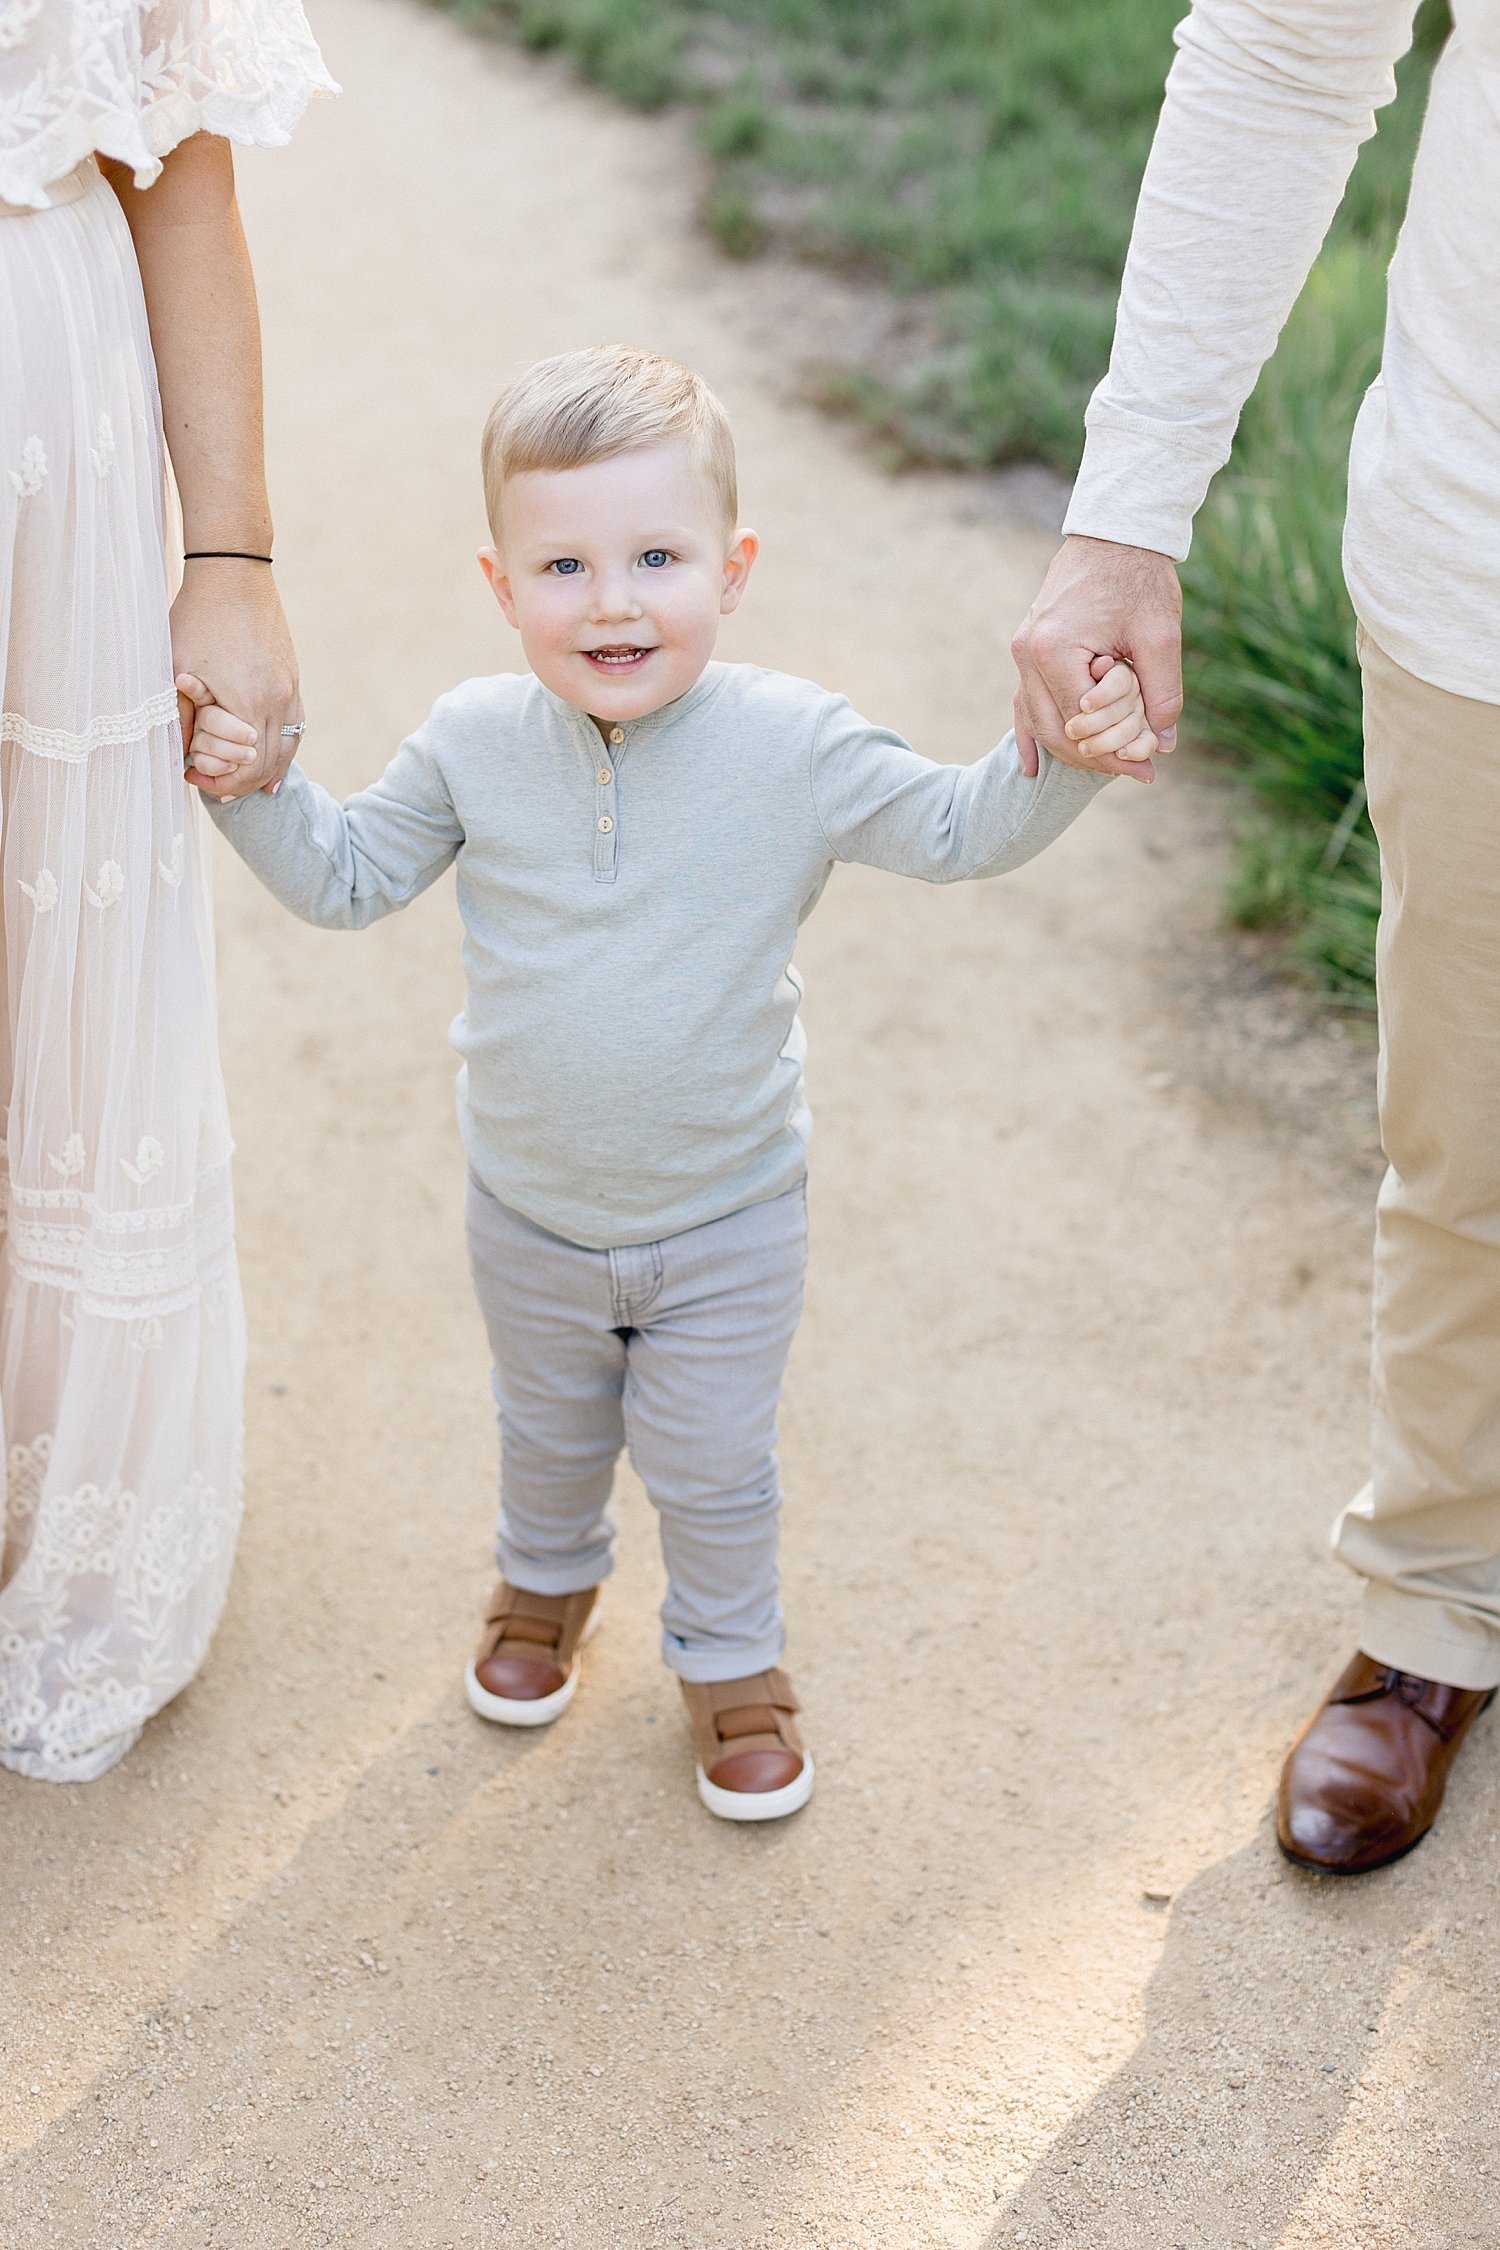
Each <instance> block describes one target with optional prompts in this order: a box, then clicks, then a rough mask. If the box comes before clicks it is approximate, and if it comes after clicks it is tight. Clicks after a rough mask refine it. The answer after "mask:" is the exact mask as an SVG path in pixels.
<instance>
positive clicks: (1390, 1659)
mask: <svg viewBox="0 0 1500 2250" xmlns="http://www.w3.org/2000/svg"><path fill="white" fill-rule="evenodd" d="M1359 1645H1360V1647H1361V1648H1362V1649H1363V1651H1364V1653H1365V1655H1366V1656H1369V1657H1373V1658H1374V1660H1375V1662H1376V1663H1377V1664H1389V1665H1391V1666H1392V1667H1393V1668H1394V1669H1395V1670H1396V1671H1398V1672H1411V1673H1413V1674H1414V1675H1415V1676H1416V1678H1418V1679H1420V1680H1441V1681H1442V1682H1443V1684H1444V1686H1445V1687H1455V1688H1468V1689H1470V1690H1482V1689H1486V1688H1493V1687H1500V1632H1497V1631H1496V1630H1495V1629H1494V1628H1493V1627H1492V1626H1490V1625H1486V1624H1485V1623H1483V1621H1482V1620H1481V1619H1479V1618H1476V1617H1467V1616H1465V1614H1464V1613H1463V1611H1462V1610H1459V1609H1456V1608H1455V1607H1454V1605H1453V1604H1452V1603H1451V1602H1442V1601H1437V1600H1435V1599H1434V1598H1433V1597H1431V1596H1430V1595H1426V1594H1404V1593H1401V1592H1399V1591H1398V1590H1397V1589H1396V1588H1394V1587H1391V1586H1366V1588H1365V1594H1364V1601H1363V1604H1362V1605H1361V1609H1360V1618H1359Z"/></svg>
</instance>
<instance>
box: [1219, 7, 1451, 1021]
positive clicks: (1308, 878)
mask: <svg viewBox="0 0 1500 2250" xmlns="http://www.w3.org/2000/svg"><path fill="white" fill-rule="evenodd" d="M1445 29H1446V22H1445V16H1444V13H1443V11H1441V10H1440V9H1438V8H1437V7H1434V6H1430V5H1429V6H1428V7H1426V8H1425V9H1424V10H1423V14H1422V17H1421V19H1420V25H1419V35H1418V41H1417V44H1416V47H1415V48H1414V50H1413V53H1412V55H1411V57H1410V58H1409V59H1408V61H1407V63H1406V65H1405V66H1404V69H1403V71H1402V84H1401V93H1400V96H1399V98H1398V100H1397V101H1396V103H1395V104H1394V105H1393V107H1392V108H1391V109H1389V110H1387V111H1386V112H1384V113H1383V122H1382V127H1381V131H1380V133H1379V134H1378V136H1377V138H1376V140H1375V141H1374V142H1373V143H1371V144H1370V145H1369V146H1368V147H1367V148H1366V149H1365V151H1364V152H1363V154H1362V155H1361V159H1360V164H1359V167H1358V169H1357V171H1356V174H1355V178H1354V181H1353V183H1352V185H1351V190H1350V195H1349V199H1348V202H1347V204H1346V207H1345V211H1344V213H1343V214H1341V220H1340V225H1339V228H1338V230H1337V232H1336V234H1335V237H1334V239H1333V241H1332V242H1331V243H1330V245H1329V247H1328V249H1327V250H1326V251H1325V252H1324V255H1323V257H1322V258H1321V260H1320V261H1319V263H1318V266H1317V268H1316V269H1315V271H1314V273H1313V276H1312V279H1311V280H1310V281H1309V283H1308V286H1307V288H1306V289H1305V290H1304V292H1303V294H1302V297H1301V300H1300V301H1299V303H1298V305H1297V308H1296V310H1295V312H1294V313H1293V315H1292V318H1291V320H1290V321H1289V322H1288V323H1287V327H1286V331H1285V333H1284V335H1283V337H1282V340H1281V343H1280V346H1279V347H1278V349H1277V352H1276V354H1275V357H1274V358H1273V359H1272V361H1271V363H1270V365H1269V366H1268V367H1267V368H1266V370H1265V372H1264V374H1263V375H1262V377H1261V380H1260V383H1259V386H1258V387H1257V390H1256V393H1255V396H1254V397H1253V398H1252V400H1251V402H1250V404H1249V406H1248V407H1247V409H1246V411H1245V416H1244V419H1243V422H1242V423H1241V427H1240V432H1239V436H1238V439H1237V440H1236V444H1235V450H1234V454H1233V457H1232V459H1231V461H1230V463H1229V466H1228V468H1227V469H1226V470H1225V471H1224V473H1223V474H1222V475H1221V476H1220V477H1219V479H1218V480H1217V482H1216V484H1215V485H1214V487H1213V489H1212V491H1211V492H1210V495H1209V499H1208V503H1207V506H1206V507H1205V509H1204V511H1203V513H1202V515H1201V516H1200V517H1199V519H1198V525H1197V529H1196V532H1195V536H1194V541H1193V551H1192V553H1191V555H1190V556H1189V557H1188V560H1187V563H1186V565H1185V567H1184V570H1183V582H1184V591H1185V595H1186V619H1187V642H1188V647H1187V694H1188V710H1189V714H1190V723H1191V728H1192V731H1193V733H1194V735H1195V736H1196V737H1197V738H1198V739H1200V740H1202V741H1205V742H1207V743H1208V744H1209V745H1210V746H1211V747H1212V748H1213V749H1215V750H1217V751H1219V752H1221V753H1223V754H1225V755H1226V756H1227V757H1229V758H1231V759H1232V760H1233V761H1234V762H1235V763H1236V764H1237V766H1238V768H1239V770H1240V772H1241V773H1242V775H1243V776H1244V779H1245V782H1246V784H1247V789H1246V797H1247V805H1246V810H1245V813H1244V816H1243V817H1242V819H1241V821H1240V823H1239V825H1238V833H1237V836H1236V840H1235V850H1234V860H1233V869H1232V874H1231V879H1230V891H1229V909H1230V912H1231V915H1232V916H1233V918H1234V919H1235V920H1237V921H1239V922H1241V923H1243V924H1245V925H1247V926H1249V927H1252V928H1261V929H1275V930H1280V931H1282V932H1283V933H1284V934H1285V937H1286V940H1287V946H1288V952H1289V955H1290V957H1291V959H1292V960H1293V961H1295V962H1296V963H1297V964H1299V965H1300V966H1301V967H1302V968H1303V969H1305V970H1306V971H1307V972H1308V973H1309V974H1310V975H1312V976H1313V977H1314V978H1315V979H1316V980H1317V981H1318V982H1319V983H1321V984H1322V985H1324V986H1325V987H1326V988H1328V989H1329V990H1331V991H1333V992H1335V993H1336V994H1337V995H1338V996H1339V997H1340V998H1341V999H1342V1000H1344V1001H1345V1002H1347V1003H1348V1004H1350V1005H1352V1006H1355V1007H1361V1008H1368V1007H1370V1006H1371V1005H1373V1000H1374V973H1375V925H1376V919H1377V916H1378V913H1379V905H1380V865H1379V855H1378V853H1377V850H1376V845H1375V838H1374V835H1373V833H1372V831H1371V828H1370V824H1369V820H1368V819H1367V817H1366V814H1365V800H1364V782H1363V730H1362V725H1361V716H1360V688H1359V668H1358V664H1357V662H1356V659H1355V652H1354V633H1355V626H1354V613H1353V609H1352V606H1351V604H1350V601H1349V596H1348V593H1347V591H1346V590H1345V587H1344V579H1343V570H1342V567H1341V562H1340V547H1341V543H1342V530H1343V520H1344V500H1345V483H1346V465H1347V459H1348V451H1349V435H1350V431H1351V429H1352V427H1353V423H1354V417H1355V414H1356V412H1357V410H1358V407H1359V402H1360V399H1361V397H1362V396H1363V394H1364V391H1365V389H1366V387H1367V386H1368V384H1369V382H1370V380H1371V378H1372V377H1373V375H1374V374H1375V372H1376V370H1377V368H1378V366H1379V364H1380V332H1381V325H1382V321H1383V319H1384V311H1385V269H1386V265H1387V263H1388V260H1389V257H1390V252H1391V249H1392V248H1393V246H1394V243H1395V237H1396V231H1397V228H1398V227H1399V225H1400V219H1401V212H1402V208H1403V205H1404V199H1405V188H1406V182H1407V178H1408V175H1409V172H1410V168H1411V157H1412V153H1413V151H1414V149H1415V145H1416V135H1417V132H1418V129H1419V128H1420V124H1421V118H1422V110H1423V106H1424V102H1425V97H1426V89H1427V81H1428V78H1429V76H1430V72H1431V66H1432V62H1433V59H1434V57H1435V54H1436V52H1437V48H1438V46H1439V45H1440V43H1441V39H1442V36H1443V33H1444V31H1445Z"/></svg>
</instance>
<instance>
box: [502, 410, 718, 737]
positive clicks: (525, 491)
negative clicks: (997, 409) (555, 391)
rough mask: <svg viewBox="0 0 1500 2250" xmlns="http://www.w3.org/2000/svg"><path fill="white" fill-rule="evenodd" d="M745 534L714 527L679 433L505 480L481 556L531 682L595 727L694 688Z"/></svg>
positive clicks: (707, 497) (702, 484)
mask: <svg viewBox="0 0 1500 2250" xmlns="http://www.w3.org/2000/svg"><path fill="white" fill-rule="evenodd" d="M758 546H759V541H758V540H757V539H756V536H755V533H754V532H753V531H735V530H726V529H725V526H724V522H723V518H722V516H721V514H720V512H719V509H718V508H717V506H716V504H715V501H714V497H713V495H712V493H711V492H710V491H709V490H708V488H707V483H706V480H705V479H704V478H703V477H702V476H700V475H699V474H698V472H697V471H696V470H695V468H694V465H693V459H692V454H691V452H690V451H689V448H688V445H687V442H686V440H684V439H673V440H672V441H670V442H669V443H667V444H665V445H651V446H642V447H640V448H639V449H638V450H636V451H634V452H631V453H619V454H616V455H615V456H614V458H613V459H612V460H609V461H595V462H591V463H590V464H589V465H588V466H587V467H586V468H581V469H528V470H525V471H524V472H523V473H522V474H521V475H519V476H514V477H512V478H511V479H510V481H509V482H508V483H507V485H506V487H505V492H504V497H503V501H502V515H501V525H500V545H499V547H498V548H497V547H486V548H483V549H482V550H481V552H480V556H479V562H480V567H481V569H482V570H483V571H484V574H485V576H486V578H487V579H488V580H489V582H490V585H491V586H492V588H493V589H494V593H495V598H496V600H497V601H498V602H499V604H500V607H501V608H502V609H503V610H504V612H505V614H506V616H507V617H508V618H509V619H510V622H511V623H512V625H514V626H515V628H516V630H517V632H518V633H519V634H520V636H521V645H522V647H523V648H524V649H525V651H526V660H527V662H528V663H529V664H530V666H531V669H532V670H533V672H535V674H536V676H537V678H538V679H539V680H540V681H542V683H543V685H544V686H546V687H549V688H551V689H552V690H553V692H554V693H555V694H557V695H560V696H562V697H563V699H564V701H565V702H568V703H572V704H574V705H576V707H577V708H578V709H579V710H580V711H587V712H589V713H590V715H591V716H592V717H593V718H595V719H598V720H600V721H602V722H605V723H606V724H618V723H619V722H621V721H623V720H627V719H639V718H642V717H643V716H644V715H645V714H646V712H648V711H658V710H660V709H661V706H662V705H663V704H664V703H671V702H674V701H675V699H676V698H677V697H678V696H679V695H683V694H685V693H686V692H687V690H688V689H689V688H690V687H691V686H692V684H693V682H694V681H695V680H696V679H697V677H698V675H699V674H700V672H701V671H702V670H703V667H704V665H705V664H707V662H708V660H709V658H710V657H711V656H712V655H713V652H714V642H715V640H716V639H717V638H718V630H719V619H720V618H721V617H725V616H727V615H728V614H729V612H730V611H731V610H732V609H734V608H735V607H737V605H738V603H739V599H740V596H741V594H742V593H743V592H744V590H745V581H746V579H747V578H748V577H749V575H750V566H751V564H752V563H753V562H754V560H755V556H756V552H757V549H758Z"/></svg>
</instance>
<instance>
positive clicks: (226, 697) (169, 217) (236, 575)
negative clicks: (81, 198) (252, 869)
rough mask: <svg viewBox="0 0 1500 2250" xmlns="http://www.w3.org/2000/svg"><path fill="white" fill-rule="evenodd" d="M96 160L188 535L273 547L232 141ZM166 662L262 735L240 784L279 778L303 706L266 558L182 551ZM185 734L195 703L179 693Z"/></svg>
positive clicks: (251, 291) (189, 543) (253, 550)
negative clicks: (121, 233) (125, 159)
mask: <svg viewBox="0 0 1500 2250" xmlns="http://www.w3.org/2000/svg"><path fill="white" fill-rule="evenodd" d="M103 169H104V171H105V173H106V175H107V177H108V179H109V182H110V185H111V186H112V187H113V189H114V191H115V193H116V195H117V196H118V197H119V199H120V204H121V207H122V208H123V210H124V213H125V217H126V221H127V223H128V224H129V227H130V232H131V234H132V236H133V238H134V241H135V250H136V257H137V259H138V261H139V263H140V269H141V281H142V283H143V285H144V288H145V293H146V311H147V315H148V317H149V319H150V322H151V343H152V348H153V351H154V352H155V355H156V372H157V380H158V382H159V384H160V387H161V403H162V418H163V422H164V425H165V429H166V438H167V448H168V451H169V452H170V454H171V457H172V469H173V473H174V474H175V476H176V479H177V489H178V492H179V494H180V495H181V499H182V517H183V532H184V541H183V544H184V546H185V547H186V549H187V551H188V553H189V554H192V553H194V552H195V551H197V550H200V549H203V548H221V549H222V548H232V549H235V550H238V551H239V552H241V553H246V554H252V555H268V554H270V552H271V509H270V502H269V501H268V499H267V497H266V475H265V458H264V450H263V444H262V430H261V367H260V319H259V315H258V313H257V310H256V304H255V278H254V276H253V274H252V273H251V270H250V258H249V253H248V251H247V250H246V247H245V236H244V231H243V229H242V228H241V225H240V214H239V206H238V204H237V203H236V201H235V192H234V163H233V158H232V156H231V154H230V148H229V143H228V142H227V141H224V140H219V139H217V138H216V137H214V136H213V135H211V134H208V133H198V134H195V135H194V136H193V137H192V139H190V140H186V141H184V142H182V144H181V145H180V146H179V147H178V148H176V149H174V150H173V151H172V154H171V155H170V156H169V157H168V158H167V159H166V162H165V165H164V167H163V170H162V174H161V177H160V179H159V180H158V181H157V182H156V184H155V186H154V187H150V188H146V189H143V190H142V189H137V188H135V187H133V186H132V185H131V180H130V174H129V172H128V171H126V170H124V169H123V168H122V167H121V166H119V165H117V164H112V163H108V162H106V163H105V164H104V166H103ZM172 662H173V669H174V672H191V673H194V674H196V675H197V677H198V678H199V679H201V680H203V681H204V682H205V683H206V684H207V686H208V687H209V689H210V690H211V691H212V693H213V696H214V698H215V700H216V701H217V702H219V703H221V704H222V705H223V706H224V707H225V708H226V709H227V710H230V711H234V712H236V713H238V714H239V715H240V716H241V717H242V718H245V719H247V720H248V721H249V722H250V724H251V725H252V726H253V727H254V728H255V730H256V733H257V735H258V736H259V738H260V749H259V755H258V756H257V758H256V760H255V763H254V764H253V765H250V766H246V767H245V768H243V769H242V770H241V772H240V773H239V774H238V775H237V776H236V777H235V779H234V781H233V783H232V785H231V786H232V792H233V793H234V794H236V795H243V794H246V793H248V792H249V791H252V790H256V789H262V788H265V787H266V786H267V785H268V784H271V783H273V782H276V781H279V779H280V778H281V776H282V774H283V773H284V772H285V771H286V769H287V767H288V766H289V765H290V763H291V760H292V755H293V752H294V750H295V747H296V743H295V738H290V737H289V738H287V739H286V740H283V739H282V736H281V731H280V730H281V728H282V727H283V725H287V724H290V723H291V722H292V721H294V720H297V719H300V718H301V716H302V704H301V698H300V696H299V694H298V692H297V660H296V656H295V655H294V653H293V649H292V642H291V635H290V634H289V632H288V631H287V624H286V619H285V617H284V616H283V615H282V610H281V601H280V597H279V596H278V594H277V592H276V586H275V582H274V579H273V576H272V573H271V571H270V570H268V569H267V567H266V565H265V564H264V563H256V562H225V561H214V562H190V563H188V564H186V565H185V566H184V572H183V581H182V590H181V592H180V593H179V594H178V596H177V599H176V601H175V602H174V603H173V605H172ZM183 728H184V738H185V739H188V740H190V739H191V728H192V706H191V704H190V703H188V702H187V701H186V699H183Z"/></svg>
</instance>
